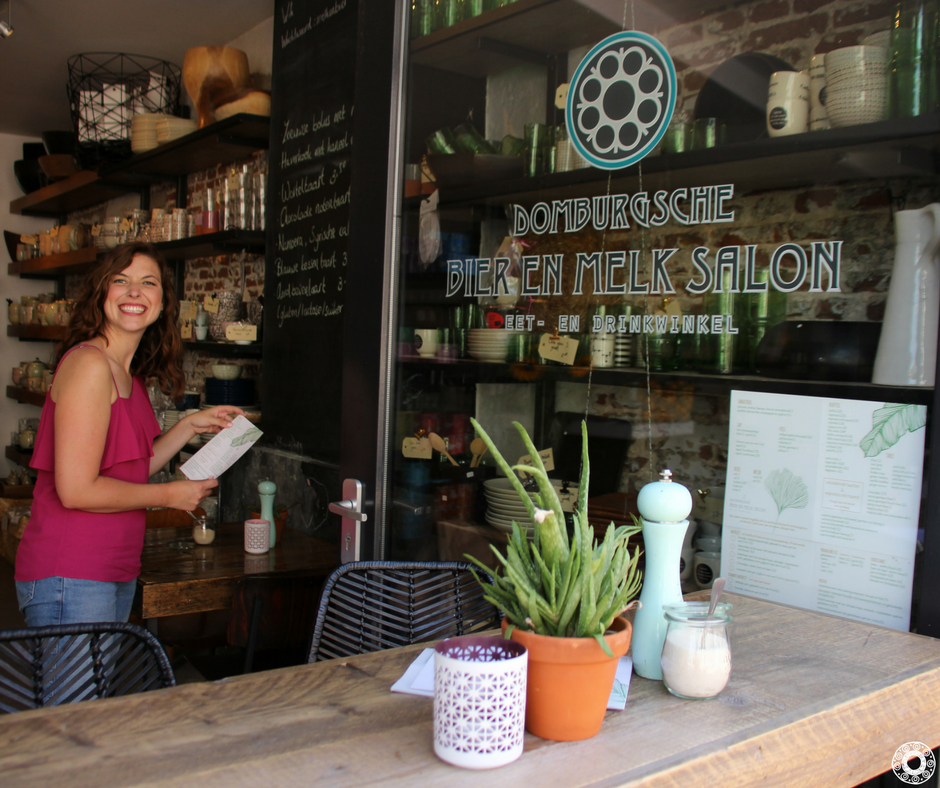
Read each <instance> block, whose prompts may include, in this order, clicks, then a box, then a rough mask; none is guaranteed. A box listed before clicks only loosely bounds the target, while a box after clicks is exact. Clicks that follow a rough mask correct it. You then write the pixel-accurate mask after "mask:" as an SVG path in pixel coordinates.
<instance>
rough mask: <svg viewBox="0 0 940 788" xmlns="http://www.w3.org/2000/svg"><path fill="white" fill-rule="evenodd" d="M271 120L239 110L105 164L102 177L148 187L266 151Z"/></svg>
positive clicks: (121, 182) (120, 182) (116, 182)
mask: <svg viewBox="0 0 940 788" xmlns="http://www.w3.org/2000/svg"><path fill="white" fill-rule="evenodd" d="M270 129H271V120H270V118H267V117H264V116H262V115H249V114H246V113H240V114H238V115H232V117H230V118H226V119H225V120H220V121H218V122H216V123H213V124H211V125H209V126H206V127H205V128H203V129H199V130H197V131H194V132H192V133H191V134H187V135H186V136H185V137H180V138H179V139H176V140H173V141H172V142H167V143H166V144H164V145H159V146H158V147H156V148H154V149H153V150H149V151H146V152H145V153H138V154H136V155H135V156H131V158H129V159H125V160H124V161H122V162H118V163H117V164H112V165H109V166H108V167H103V168H102V169H101V171H100V173H99V174H100V176H101V180H102V181H105V182H107V183H113V184H119V185H122V186H125V187H127V186H146V185H148V184H150V183H153V182H154V181H159V180H166V179H168V178H176V177H177V176H180V175H188V174H189V173H191V172H198V171H199V170H207V169H209V168H210V167H218V166H220V165H225V164H229V163H231V162H233V161H238V160H239V159H244V158H246V157H248V156H250V155H251V154H252V153H253V152H254V151H257V150H267V148H268V139H269V137H270Z"/></svg>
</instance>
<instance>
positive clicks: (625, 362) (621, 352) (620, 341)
mask: <svg viewBox="0 0 940 788" xmlns="http://www.w3.org/2000/svg"><path fill="white" fill-rule="evenodd" d="M632 364H633V334H617V336H616V338H615V339H614V366H615V367H629V366H632Z"/></svg>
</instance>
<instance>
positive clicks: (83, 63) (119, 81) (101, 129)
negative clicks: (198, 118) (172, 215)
mask: <svg viewBox="0 0 940 788" xmlns="http://www.w3.org/2000/svg"><path fill="white" fill-rule="evenodd" d="M68 67H69V81H68V86H67V90H68V97H69V107H70V109H71V113H72V126H73V127H74V129H75V134H76V136H77V137H78V147H79V158H80V159H81V164H82V167H84V168H85V169H93V168H95V167H97V166H99V165H101V164H105V163H109V162H115V161H121V160H122V159H126V158H127V157H128V156H130V155H131V144H130V137H131V121H132V120H133V118H134V116H135V115H137V114H140V113H142V112H156V113H162V114H166V115H177V116H178V115H180V76H181V71H180V68H179V66H176V65H174V64H173V63H169V62H167V61H166V60H159V59H157V58H153V57H146V56H144V55H128V54H124V53H121V52H88V53H85V54H81V55H73V56H72V57H70V58H69V60H68Z"/></svg>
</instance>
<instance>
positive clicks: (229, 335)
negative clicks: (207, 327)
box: [225, 323, 258, 342]
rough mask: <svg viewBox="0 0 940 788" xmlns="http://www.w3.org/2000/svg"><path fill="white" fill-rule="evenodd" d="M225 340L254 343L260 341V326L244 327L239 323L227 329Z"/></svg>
mask: <svg viewBox="0 0 940 788" xmlns="http://www.w3.org/2000/svg"><path fill="white" fill-rule="evenodd" d="M225 338H226V339H230V340H232V341H238V340H243V341H244V340H246V339H247V340H248V341H249V342H254V341H255V340H257V339H258V326H252V325H244V324H242V323H237V324H235V325H234V326H226V327H225Z"/></svg>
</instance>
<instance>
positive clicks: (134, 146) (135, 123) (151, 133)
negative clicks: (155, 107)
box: [131, 112, 166, 153]
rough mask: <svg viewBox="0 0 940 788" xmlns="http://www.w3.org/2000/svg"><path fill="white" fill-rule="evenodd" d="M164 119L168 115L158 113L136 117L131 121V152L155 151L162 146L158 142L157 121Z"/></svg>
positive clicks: (147, 113) (146, 113)
mask: <svg viewBox="0 0 940 788" xmlns="http://www.w3.org/2000/svg"><path fill="white" fill-rule="evenodd" d="M164 118H166V115H163V114H160V113H156V112H142V113H141V114H139V115H134V117H133V119H132V120H131V150H132V151H134V153H143V152H144V151H148V150H153V149H154V148H156V147H157V145H159V144H160V143H159V142H157V121H159V120H163V119H164Z"/></svg>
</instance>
